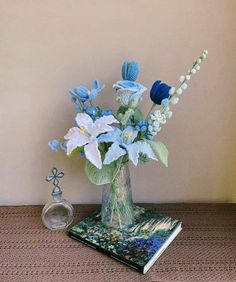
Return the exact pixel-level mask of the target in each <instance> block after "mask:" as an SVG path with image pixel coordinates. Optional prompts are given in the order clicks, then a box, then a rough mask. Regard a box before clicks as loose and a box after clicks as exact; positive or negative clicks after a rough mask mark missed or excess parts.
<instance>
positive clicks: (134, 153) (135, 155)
mask: <svg viewBox="0 0 236 282" xmlns="http://www.w3.org/2000/svg"><path fill="white" fill-rule="evenodd" d="M126 149H127V151H128V155H129V159H130V160H131V161H132V162H133V164H134V165H135V166H136V165H137V164H138V159H139V154H140V153H143V154H146V155H147V157H148V158H149V159H153V160H157V158H156V156H155V154H154V152H153V150H152V148H151V146H150V145H149V144H147V143H146V142H142V141H138V142H135V143H133V144H130V145H127V146H126Z"/></svg>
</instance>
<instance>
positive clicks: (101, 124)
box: [92, 115, 119, 137]
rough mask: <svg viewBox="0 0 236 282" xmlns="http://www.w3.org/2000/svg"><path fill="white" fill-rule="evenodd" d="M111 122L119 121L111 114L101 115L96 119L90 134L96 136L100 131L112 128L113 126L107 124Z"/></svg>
mask: <svg viewBox="0 0 236 282" xmlns="http://www.w3.org/2000/svg"><path fill="white" fill-rule="evenodd" d="M111 123H119V121H118V120H116V119H115V118H114V117H113V116H112V115H109V116H103V117H101V118H99V119H97V120H96V121H95V123H94V125H93V130H92V135H93V136H94V137H96V136H98V135H99V134H101V133H104V132H108V131H111V130H113V128H112V127H111V126H109V125H108V124H111Z"/></svg>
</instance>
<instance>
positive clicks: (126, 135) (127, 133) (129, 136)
mask: <svg viewBox="0 0 236 282" xmlns="http://www.w3.org/2000/svg"><path fill="white" fill-rule="evenodd" d="M123 136H124V138H125V139H130V138H131V137H132V132H126V133H124V135H123Z"/></svg>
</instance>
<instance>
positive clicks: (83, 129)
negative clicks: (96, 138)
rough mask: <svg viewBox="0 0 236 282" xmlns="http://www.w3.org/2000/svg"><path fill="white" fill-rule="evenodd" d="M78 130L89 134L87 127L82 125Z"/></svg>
mask: <svg viewBox="0 0 236 282" xmlns="http://www.w3.org/2000/svg"><path fill="white" fill-rule="evenodd" d="M79 131H80V133H81V134H83V135H86V136H89V133H88V131H87V129H86V128H85V127H84V126H81V127H80V128H79Z"/></svg>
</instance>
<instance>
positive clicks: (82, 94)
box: [69, 80, 104, 103]
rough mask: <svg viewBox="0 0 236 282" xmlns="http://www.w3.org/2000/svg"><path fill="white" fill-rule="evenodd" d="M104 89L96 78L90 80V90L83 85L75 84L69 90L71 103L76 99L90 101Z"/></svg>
mask: <svg viewBox="0 0 236 282" xmlns="http://www.w3.org/2000/svg"><path fill="white" fill-rule="evenodd" d="M103 89H104V85H101V84H100V83H99V81H98V80H94V81H93V82H92V87H91V90H89V89H88V88H87V87H85V86H76V87H74V88H71V89H70V90H69V93H70V94H71V95H72V98H73V103H74V102H75V101H76V100H77V99H78V100H80V101H81V102H82V103H84V102H86V101H90V102H92V101H93V100H94V99H95V98H96V97H97V96H98V95H99V93H100V92H101V91H102V90H103Z"/></svg>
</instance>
